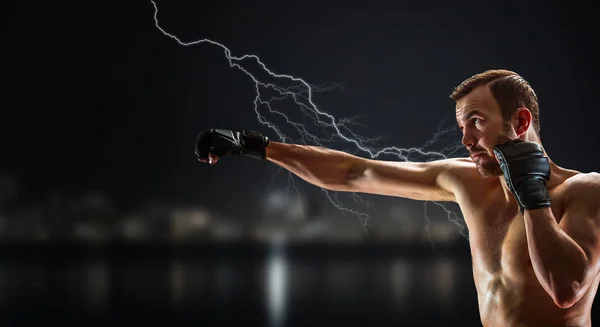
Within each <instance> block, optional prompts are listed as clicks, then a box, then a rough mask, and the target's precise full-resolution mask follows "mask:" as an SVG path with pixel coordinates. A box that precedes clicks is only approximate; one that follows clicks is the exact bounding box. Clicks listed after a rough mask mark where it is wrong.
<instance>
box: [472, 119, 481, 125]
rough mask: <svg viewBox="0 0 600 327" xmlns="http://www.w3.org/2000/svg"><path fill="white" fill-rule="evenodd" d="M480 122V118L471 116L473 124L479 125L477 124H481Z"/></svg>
mask: <svg viewBox="0 0 600 327" xmlns="http://www.w3.org/2000/svg"><path fill="white" fill-rule="evenodd" d="M481 123H482V121H481V119H480V118H473V124H474V125H479V124H481Z"/></svg>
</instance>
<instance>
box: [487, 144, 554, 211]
mask: <svg viewBox="0 0 600 327" xmlns="http://www.w3.org/2000/svg"><path fill="white" fill-rule="evenodd" d="M494 154H496V158H498V162H499V163H500V169H502V172H503V173H504V179H505V180H506V184H508V188H509V189H510V191H511V192H512V193H513V194H514V195H515V197H516V198H517V201H518V202H519V206H520V208H521V212H523V211H524V210H533V209H540V208H548V207H550V195H549V194H548V189H547V188H546V183H547V182H548V181H549V180H550V162H549V160H548V158H547V157H545V156H544V151H543V149H542V147H541V146H540V145H539V144H537V143H534V142H524V141H521V140H519V139H516V140H513V141H509V142H506V143H504V144H499V145H497V146H495V147H494Z"/></svg>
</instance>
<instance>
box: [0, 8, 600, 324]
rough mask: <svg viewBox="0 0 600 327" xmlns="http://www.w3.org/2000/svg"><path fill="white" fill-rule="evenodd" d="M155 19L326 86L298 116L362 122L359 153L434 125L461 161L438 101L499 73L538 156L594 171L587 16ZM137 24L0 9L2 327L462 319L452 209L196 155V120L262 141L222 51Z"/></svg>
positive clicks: (401, 13)
mask: <svg viewBox="0 0 600 327" xmlns="http://www.w3.org/2000/svg"><path fill="white" fill-rule="evenodd" d="M157 5H158V8H159V11H158V16H157V17H158V21H159V24H160V27H162V28H163V29H164V30H165V31H166V32H168V33H171V34H173V35H176V36H177V37H178V38H179V39H180V40H181V41H183V42H191V41H194V40H200V39H205V38H206V39H210V40H212V41H215V42H219V43H221V44H222V45H224V46H225V47H227V48H228V49H229V50H230V51H231V54H232V55H233V56H243V55H245V54H252V55H257V56H258V57H260V60H261V61H262V62H263V63H264V64H265V65H266V66H267V67H268V68H269V69H271V70H272V71H273V72H276V73H280V74H289V75H293V76H295V77H300V78H303V79H304V80H305V81H307V82H308V83H311V84H315V85H332V83H339V85H341V86H342V88H335V89H333V90H331V91H328V92H316V93H314V94H313V95H314V98H313V100H314V103H315V104H316V105H317V106H318V108H319V109H320V110H322V111H324V112H327V113H328V114H331V115H333V116H335V117H336V118H338V119H347V118H350V117H359V118H358V119H357V120H356V121H357V122H359V123H360V125H355V126H353V127H352V130H353V131H354V132H356V133H357V134H358V135H360V136H362V137H367V138H377V137H384V138H382V139H376V141H375V142H371V143H366V144H368V145H369V146H371V147H373V148H374V149H382V148H384V147H386V146H396V147H402V148H411V147H422V146H423V145H425V144H426V143H427V142H428V141H430V140H433V137H434V134H436V133H437V132H438V131H439V130H445V131H447V132H446V133H444V134H443V135H442V137H441V138H440V139H436V142H435V143H434V144H433V145H430V146H428V147H427V150H430V149H433V150H435V151H439V152H442V153H443V154H446V155H451V156H460V155H464V151H463V152H461V150H459V151H457V152H452V151H451V150H449V149H452V146H455V145H456V144H457V143H458V142H459V141H460V136H459V132H458V131H457V129H456V127H455V125H456V123H455V118H454V103H453V102H452V100H450V99H449V95H450V93H451V92H452V89H453V88H454V87H455V86H456V85H457V84H458V83H460V82H462V81H463V80H464V79H466V78H467V77H469V76H471V75H473V74H476V73H478V72H481V71H483V70H486V69H492V68H505V69H510V70H514V71H516V72H518V73H519V74H521V75H522V76H523V77H524V78H525V79H527V80H528V81H529V82H530V83H531V85H532V86H533V87H534V89H535V90H536V93H537V95H538V97H539V99H540V110H541V133H542V140H543V143H544V146H545V148H546V150H547V152H548V154H549V156H550V157H551V158H552V159H553V161H555V162H556V163H557V164H558V165H560V166H563V167H567V168H571V169H576V170H580V171H583V172H589V171H598V162H599V161H598V160H599V159H600V158H599V157H600V151H599V149H600V144H599V141H598V139H599V137H598V136H597V122H598V120H599V118H600V113H599V110H598V106H597V103H596V90H597V88H598V86H599V83H598V78H597V76H598V73H599V69H598V59H597V58H598V54H599V53H598V50H596V43H597V40H598V33H597V32H596V29H597V27H598V26H597V25H598V24H597V23H596V20H597V19H596V17H595V16H594V12H593V10H592V8H593V7H592V2H582V1H569V2H565V3H562V4H560V5H559V4H555V3H549V2H542V1H527V2H517V1H488V2H486V1H477V2H470V1H467V2H461V3H454V2H441V1H435V2H434V1H420V2H417V3H413V2H401V3H400V2H395V3H392V2H389V3H388V2H385V1H381V2H379V1H369V2H368V3H362V4H355V3H351V2H342V1H330V2H316V1H315V2H308V1H297V2H251V1H246V2H241V1H231V2H219V3H217V2H207V3H204V4H201V3H200V2H198V1H194V2H192V1H189V2H186V3H184V2H178V1H169V2H168V1H158V2H157ZM154 13H155V12H154V6H153V4H152V3H151V2H150V1H136V2H127V3H123V2H114V3H111V2H85V1H82V2H77V3H75V2H73V3H70V2H61V3H53V2H44V1H28V2H18V3H5V5H4V10H3V11H2V14H1V15H2V21H3V29H2V33H3V42H2V45H3V46H2V54H3V56H2V57H3V58H4V59H3V60H2V77H3V87H2V88H1V90H2V91H1V92H2V101H3V103H2V119H0V127H1V129H0V133H1V134H0V136H1V144H2V149H1V151H0V240H1V241H2V243H1V244H2V245H1V247H0V248H1V251H0V309H1V310H0V311H1V317H2V321H3V324H5V325H7V326H8V325H27V324H39V321H40V319H41V320H42V321H47V322H50V321H52V322H60V323H65V324H67V323H81V322H85V323H86V325H88V324H92V323H98V324H100V325H105V324H109V323H121V322H136V323H140V324H145V325H146V324H154V323H155V324H159V325H164V324H169V325H173V324H176V323H182V324H184V323H197V324H200V325H221V324H222V323H226V322H237V323H239V322H245V323H246V324H251V325H258V326H265V325H269V326H307V325H310V326H319V325H349V324H351V325H361V326H373V325H378V326H385V325H439V324H444V325H451V324H455V325H462V326H478V325H480V323H479V319H478V308H477V302H476V294H475V289H474V285H473V282H472V272H471V266H470V264H471V262H470V255H469V250H468V239H467V237H466V230H464V229H462V223H461V215H460V212H459V211H458V208H457V207H456V206H455V205H452V204H444V206H445V208H447V209H448V210H450V212H451V214H450V215H449V214H448V213H446V211H445V210H444V208H442V207H441V206H440V205H441V204H435V203H424V202H417V201H410V200H406V199H397V198H386V197H381V196H368V195H356V194H343V193H339V194H335V193H333V192H324V191H323V190H321V189H320V188H318V187H315V186H312V185H310V184H307V183H305V182H304V181H302V180H301V179H299V178H295V177H294V178H293V179H290V176H289V175H288V174H287V173H286V172H285V171H283V170H278V169H277V167H276V166H274V165H273V164H270V163H267V162H261V161H258V160H255V159H252V158H225V159H224V160H221V161H220V162H219V164H218V165H215V166H209V165H206V164H201V163H199V162H197V161H196V158H195V155H194V152H193V147H194V142H195V138H196V135H197V134H198V133H199V132H200V131H201V130H203V129H206V128H214V127H217V128H230V129H236V130H238V129H242V128H244V129H253V130H257V131H260V132H262V133H264V134H266V135H269V136H270V137H271V138H272V139H275V140H279V139H278V135H277V133H276V132H275V130H273V129H271V128H269V127H268V126H266V125H264V124H261V123H260V121H259V119H258V118H257V116H256V113H255V110H254V100H255V97H256V89H255V85H254V83H253V81H252V79H251V78H250V77H249V76H248V75H246V74H245V73H244V72H242V71H241V70H239V69H237V68H235V67H230V65H229V62H228V61H227V59H226V57H225V55H224V52H223V49H222V48H220V47H219V46H216V45H212V44H210V43H207V42H204V43H200V44H197V45H194V46H187V47H186V46H183V45H181V44H179V43H178V42H177V41H176V40H174V39H172V38H169V37H167V36H166V35H164V34H163V33H162V32H161V31H160V30H159V29H158V28H157V26H156V25H155V21H154V18H153V16H154ZM240 63H241V64H243V67H246V68H248V71H249V72H250V73H251V74H253V75H255V76H258V77H259V78H263V77H266V75H265V74H264V72H262V71H261V70H260V67H259V66H257V65H256V64H255V62H252V61H251V60H247V61H243V62H240ZM265 81H274V82H276V83H281V85H282V86H284V87H290V86H293V85H294V84H291V83H289V81H288V82H287V83H286V81H285V80H284V79H276V80H271V79H268V78H266V79H265ZM296 85H298V84H296ZM334 85H337V84H334ZM264 94H266V93H264ZM272 107H273V108H274V109H277V110H281V111H282V112H285V113H286V114H288V115H290V117H294V119H297V121H298V122H303V123H304V124H306V126H308V128H309V129H310V131H311V132H312V133H319V135H320V136H321V137H323V138H326V137H327V136H331V135H332V133H333V132H334V130H333V129H332V128H331V127H317V126H315V125H314V124H313V123H312V121H311V120H310V119H305V120H302V119H303V118H302V116H301V111H300V107H299V106H295V105H293V103H291V102H289V101H288V102H285V101H282V102H273V103H272ZM259 112H260V113H261V114H265V117H267V118H269V119H272V120H271V121H272V122H274V123H275V124H276V125H277V126H278V128H280V129H279V131H283V132H284V133H285V134H286V135H288V136H289V137H290V139H287V140H286V141H287V142H297V143H304V142H303V140H302V138H301V135H300V134H298V133H297V132H296V130H295V129H294V127H293V126H292V125H290V124H288V123H286V122H285V120H282V119H281V117H279V118H278V116H277V115H269V113H268V111H267V110H266V108H265V107H264V106H262V107H260V108H259ZM347 135H349V134H347ZM305 143H306V144H315V142H311V141H310V140H307V142H305ZM320 145H324V146H327V147H331V148H336V149H339V150H343V151H348V152H352V153H354V154H356V155H360V156H363V157H367V156H369V153H367V152H364V151H359V150H358V149H357V147H356V146H355V145H353V144H352V143H347V142H346V143H344V142H323V143H321V144H320ZM380 158H381V159H385V160H404V159H406V158H400V159H398V158H397V157H394V156H393V155H385V156H381V157H380ZM435 158H439V156H437V157H436V156H429V157H411V158H410V159H411V160H421V159H423V160H430V159H435ZM363 201H367V202H368V203H366V202H363ZM342 207H343V209H340V208H342ZM350 210H353V211H357V212H359V214H354V213H353V212H351V211H350ZM365 214H366V215H368V226H367V227H364V226H363V225H364V224H365V218H366V217H367V216H365ZM450 220H456V224H458V225H456V224H454V223H453V222H451V221H450ZM597 310H598V309H597V307H596V306H594V315H593V321H595V317H596V312H597Z"/></svg>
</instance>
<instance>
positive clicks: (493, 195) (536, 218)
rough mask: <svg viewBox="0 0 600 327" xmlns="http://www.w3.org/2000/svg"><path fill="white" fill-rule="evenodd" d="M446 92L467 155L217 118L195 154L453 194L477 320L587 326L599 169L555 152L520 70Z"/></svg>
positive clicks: (355, 186)
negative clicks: (326, 140) (257, 127)
mask: <svg viewBox="0 0 600 327" xmlns="http://www.w3.org/2000/svg"><path fill="white" fill-rule="evenodd" d="M451 98H452V99H453V100H455V102H456V119H457V123H458V126H459V127H460V129H461V131H462V133H463V138H462V143H463V144H464V146H465V147H466V148H467V150H468V151H469V154H470V158H454V159H446V160H438V161H432V162H391V161H383V160H373V159H366V158H361V157H357V156H353V155H350V154H347V153H344V152H341V151H336V150H331V149H325V148H322V147H315V146H306V145H295V144H285V143H278V142H274V141H269V139H268V137H266V136H263V135H261V134H259V133H256V132H252V131H242V132H233V131H230V130H216V129H210V130H206V131H203V132H201V133H200V135H199V136H198V139H197V142H196V155H197V156H198V159H199V160H200V161H201V162H207V163H210V164H215V163H216V162H217V161H218V160H219V157H223V156H227V155H232V156H239V155H247V156H252V157H255V158H258V159H262V160H268V161H270V162H272V163H274V164H277V165H279V166H281V167H284V168H285V169H287V170H289V171H291V172H293V173H294V174H296V175H297V176H299V177H300V178H302V179H304V180H306V181H307V182H309V183H311V184H314V185H316V186H319V187H322V188H325V189H328V190H333V191H347V192H359V193H370V194H380V195H388V196H397V197H403V198H408V199H414V200H425V201H453V202H456V203H458V205H459V206H460V209H461V211H462V213H463V216H464V218H465V221H466V224H467V227H468V229H469V235H470V237H469V245H470V249H471V256H472V263H473V277H474V279H475V286H476V289H477V297H478V303H479V310H480V318H481V322H482V324H483V326H486V327H492V326H535V327H552V326H591V308H592V303H593V301H594V297H595V295H596V290H597V288H598V282H599V280H600V276H599V274H598V270H599V265H600V264H599V262H600V174H598V173H582V172H578V171H574V170H570V169H566V168H563V167H560V166H558V165H557V164H556V163H554V162H553V161H552V160H550V158H549V157H548V156H547V154H546V152H545V150H544V148H543V147H542V144H541V141H540V134H539V131H540V122H539V108H538V102H537V96H536V95H535V92H534V91H533V89H532V88H531V87H530V85H529V84H528V83H527V82H526V81H525V80H524V79H523V78H521V77H520V76H519V75H518V74H516V73H514V72H511V71H507V70H489V71H485V72H482V73H480V74H477V75H475V76H473V77H471V78H469V79H467V80H465V81H464V82H463V83H461V84H460V85H459V86H458V87H456V88H455V90H454V92H453V93H452V95H451Z"/></svg>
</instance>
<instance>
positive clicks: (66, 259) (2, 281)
mask: <svg viewBox="0 0 600 327" xmlns="http://www.w3.org/2000/svg"><path fill="white" fill-rule="evenodd" d="M452 251H454V252H452ZM447 252H448V253H447V254H444V255H443V256H439V255H436V254H435V253H433V252H432V251H428V250H427V249H414V250H410V249H409V250H407V249H403V250H402V251H401V250H400V249H397V248H394V247H366V248H364V247H363V248H358V247H357V248H328V247H312V248H299V249H285V248H276V247H257V246H234V247H228V248H225V247H197V248H188V249H166V248H162V247H135V248H131V247H128V248H123V247H114V248H110V249H101V250H89V249H82V248H73V247H72V246H64V247H58V248H57V247H52V248H48V247H45V248H22V247H21V248H20V247H15V248H4V249H3V250H2V253H1V256H0V259H1V261H0V310H1V317H2V321H0V323H2V326H17V325H39V324H40V323H42V324H49V323H58V324H61V326H64V325H78V326H83V325H85V326H89V325H115V324H117V325H122V324H127V325H142V326H147V325H161V326H174V325H194V326H221V325H223V324H229V323H233V324H235V325H237V326H240V325H242V326H442V325H444V326H445V325H448V326H450V325H452V326H480V325H481V324H480V322H479V318H478V312H477V303H476V295H475V289H474V285H473V281H472V272H471V265H470V258H469V256H468V253H464V251H463V250H448V251H447Z"/></svg>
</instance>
